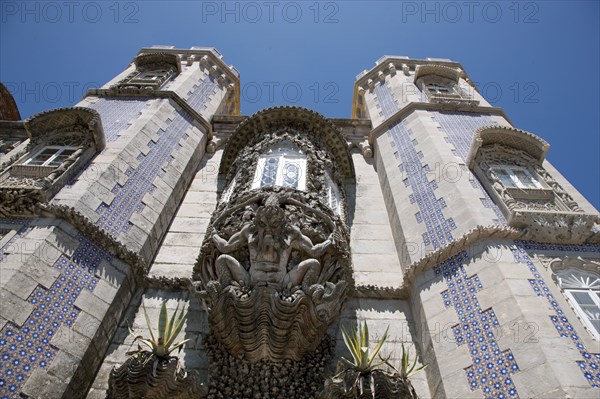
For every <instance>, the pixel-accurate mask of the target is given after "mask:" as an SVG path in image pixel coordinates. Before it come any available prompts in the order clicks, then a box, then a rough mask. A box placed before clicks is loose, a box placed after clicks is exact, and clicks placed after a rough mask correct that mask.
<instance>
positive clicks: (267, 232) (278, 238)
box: [254, 206, 285, 246]
mask: <svg viewBox="0 0 600 399" xmlns="http://www.w3.org/2000/svg"><path fill="white" fill-rule="evenodd" d="M254 224H255V226H256V232H257V236H258V242H259V246H263V245H275V246H279V244H281V243H283V241H284V230H285V213H284V212H283V209H281V208H280V207H278V206H263V207H260V208H259V209H258V211H257V212H256V218H255V221H254Z"/></svg>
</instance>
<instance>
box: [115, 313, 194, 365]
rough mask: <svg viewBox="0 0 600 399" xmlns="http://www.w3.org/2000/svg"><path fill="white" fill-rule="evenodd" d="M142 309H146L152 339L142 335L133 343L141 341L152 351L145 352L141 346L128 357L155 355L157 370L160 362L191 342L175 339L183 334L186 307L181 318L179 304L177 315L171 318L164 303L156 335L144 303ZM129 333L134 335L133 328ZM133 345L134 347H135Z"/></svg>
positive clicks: (129, 353)
mask: <svg viewBox="0 0 600 399" xmlns="http://www.w3.org/2000/svg"><path fill="white" fill-rule="evenodd" d="M142 308H143V309H144V317H145V318H146V324H147V326H148V331H149V332H150V338H145V337H143V336H142V335H138V336H136V337H135V339H134V340H133V343H135V342H136V341H140V342H141V343H142V344H144V345H146V346H147V347H148V348H149V349H150V350H149V351H148V350H145V349H144V348H142V347H141V346H140V345H139V344H138V347H137V349H136V350H134V351H130V352H127V355H138V356H139V355H147V354H153V355H155V359H154V362H155V364H154V370H156V363H157V362H158V361H160V360H164V359H166V358H168V357H170V356H171V353H172V352H173V351H175V350H179V351H181V348H183V345H185V343H186V342H188V341H190V340H189V339H186V340H183V341H180V342H177V343H176V342H175V338H177V335H179V333H180V332H181V329H182V328H183V324H184V322H185V316H186V314H185V307H184V308H183V309H181V312H180V313H179V316H178V315H177V312H178V310H179V304H177V308H175V313H173V316H172V317H171V318H169V312H168V310H167V305H166V303H165V302H163V304H162V306H161V308H160V314H159V316H158V331H157V333H156V335H155V334H154V331H153V330H152V326H151V324H150V317H148V311H147V310H146V306H144V304H143V303H142ZM129 332H130V333H131V334H134V332H133V330H132V329H131V327H130V328H129ZM133 343H132V345H133Z"/></svg>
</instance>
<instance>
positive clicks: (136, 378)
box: [106, 354, 207, 399]
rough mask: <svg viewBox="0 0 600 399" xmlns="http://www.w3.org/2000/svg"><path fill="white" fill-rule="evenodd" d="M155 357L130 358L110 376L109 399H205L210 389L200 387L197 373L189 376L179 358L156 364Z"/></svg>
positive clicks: (171, 358)
mask: <svg viewBox="0 0 600 399" xmlns="http://www.w3.org/2000/svg"><path fill="white" fill-rule="evenodd" d="M154 356H155V355H152V354H146V355H142V356H139V357H130V358H128V359H127V361H126V362H125V363H123V364H122V365H121V366H120V367H114V368H113V370H112V371H111V373H110V376H109V382H108V386H109V389H108V391H107V395H106V398H107V399H129V398H144V399H163V398H176V399H197V398H205V397H206V395H207V389H206V387H204V386H203V385H202V384H201V383H200V374H199V373H198V371H196V370H192V371H189V372H186V371H185V369H183V368H181V367H180V366H179V363H178V362H179V360H178V359H177V357H170V358H168V359H164V360H159V361H158V362H156V363H155V362H154Z"/></svg>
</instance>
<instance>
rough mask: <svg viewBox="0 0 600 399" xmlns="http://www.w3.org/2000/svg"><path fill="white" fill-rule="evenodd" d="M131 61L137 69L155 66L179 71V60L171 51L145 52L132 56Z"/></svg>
mask: <svg viewBox="0 0 600 399" xmlns="http://www.w3.org/2000/svg"><path fill="white" fill-rule="evenodd" d="M133 63H134V64H135V67H136V69H137V70H140V71H141V70H147V69H153V68H157V67H166V68H174V69H175V71H176V72H177V73H181V60H180V59H179V57H178V56H177V55H176V54H172V53H146V54H140V55H138V56H137V57H135V58H134V60H133Z"/></svg>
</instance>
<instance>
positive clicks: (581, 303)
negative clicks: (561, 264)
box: [556, 268, 600, 340]
mask: <svg viewBox="0 0 600 399" xmlns="http://www.w3.org/2000/svg"><path fill="white" fill-rule="evenodd" d="M556 277H557V280H558V285H559V286H560V288H561V289H562V290H563V292H564V293H565V296H566V297H567V299H568V300H569V302H570V303H571V306H572V307H573V310H575V312H576V313H577V314H578V315H579V317H580V318H581V321H583V323H584V324H585V325H586V326H587V328H588V329H589V330H590V331H591V333H592V335H593V336H594V337H596V339H599V340H600V275H597V274H595V273H589V272H584V271H582V270H578V269H575V268H570V269H566V270H562V271H560V272H558V273H556Z"/></svg>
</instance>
